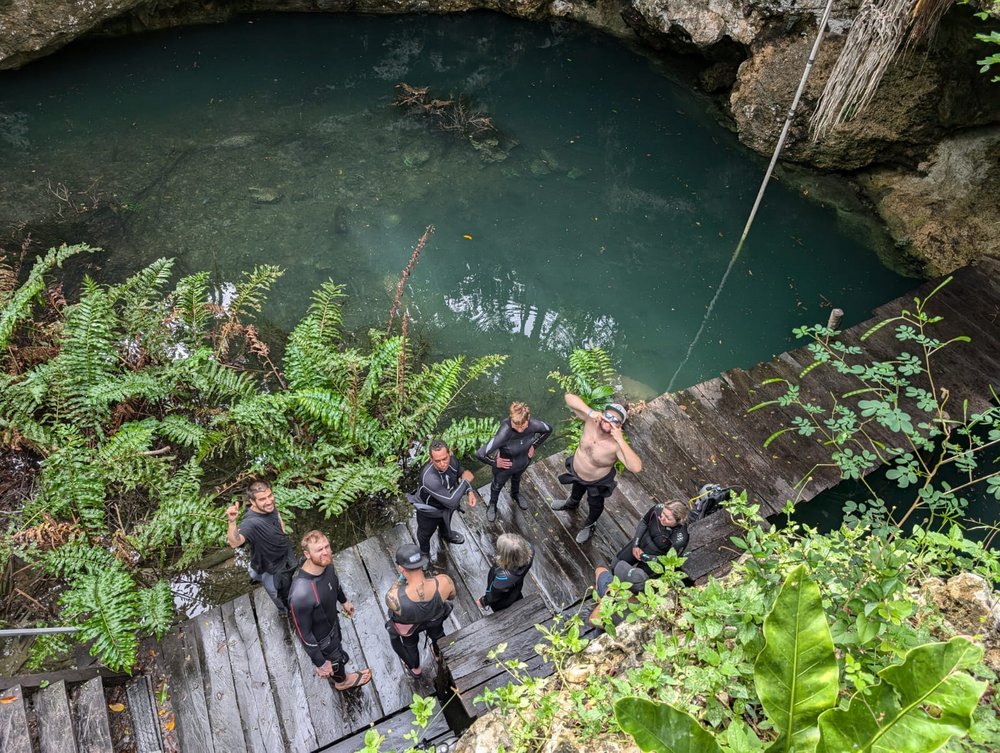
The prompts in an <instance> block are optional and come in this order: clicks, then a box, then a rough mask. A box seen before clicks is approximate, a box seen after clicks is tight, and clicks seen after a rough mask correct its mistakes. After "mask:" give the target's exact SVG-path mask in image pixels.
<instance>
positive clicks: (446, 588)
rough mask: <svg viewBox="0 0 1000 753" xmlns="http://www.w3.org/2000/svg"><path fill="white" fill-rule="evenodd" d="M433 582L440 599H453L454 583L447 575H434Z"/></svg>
mask: <svg viewBox="0 0 1000 753" xmlns="http://www.w3.org/2000/svg"><path fill="white" fill-rule="evenodd" d="M434 580H436V581H437V584H438V590H439V591H440V593H441V598H442V599H444V600H445V601H451V600H452V599H454V598H455V581H453V580H452V579H451V578H450V577H449V576H447V575H435V576H434Z"/></svg>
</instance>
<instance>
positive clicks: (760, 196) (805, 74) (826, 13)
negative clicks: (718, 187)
mask: <svg viewBox="0 0 1000 753" xmlns="http://www.w3.org/2000/svg"><path fill="white" fill-rule="evenodd" d="M832 7H833V0H827V3H826V8H824V10H823V18H822V19H821V20H820V22H819V29H817V31H816V39H815V41H814V42H813V46H812V50H811V51H810V52H809V59H808V60H806V67H805V69H804V70H803V71H802V78H801V79H800V80H799V88H798V89H796V91H795V96H794V97H792V104H791V106H789V108H788V114H787V115H786V116H785V125H784V126H783V127H782V129H781V135H780V136H779V137H778V143H777V144H775V146H774V153H773V154H772V155H771V162H770V164H769V165H768V166H767V171H766V172H765V173H764V179H763V180H762V181H761V184H760V190H758V191H757V199H756V201H754V203H753V208H752V209H751V210H750V216H749V217H748V218H747V224H746V225H745V226H744V228H743V235H741V236H740V241H739V243H737V244H736V250H735V251H733V255H732V257H731V258H730V259H729V265H728V266H727V267H726V271H725V272H724V273H723V275H722V279H721V280H720V281H719V287H718V288H716V290H715V295H713V296H712V300H711V301H710V302H709V304H708V308H707V309H706V310H705V316H704V318H703V319H702V320H701V326H700V327H698V331H697V332H696V333H695V335H694V339H693V340H692V341H691V344H690V345H688V349H687V353H685V355H684V359H683V360H682V361H681V362H680V365H679V366H678V367H677V370H676V371H675V372H674V375H673V376H672V377H670V384H668V385H667V392H670V391H672V390H673V388H674V382H675V381H676V380H677V375H678V374H680V373H681V369H683V368H684V367H685V366H686V365H687V362H688V361H689V360H691V353H692V352H694V349H695V346H696V345H697V344H698V341H699V340H701V336H702V334H703V333H704V331H705V325H706V324H707V323H708V320H709V318H710V317H711V316H712V311H713V310H714V309H715V304H716V302H717V301H718V300H719V296H720V295H722V289H723V288H724V287H725V285H726V280H728V279H729V273H730V272H732V271H733V267H734V266H735V265H736V260H737V259H739V257H740V253H741V252H742V251H743V244H744V242H746V239H747V236H748V235H749V234H750V227H751V225H753V221H754V218H755V217H756V216H757V210H758V209H759V208H760V203H761V201H763V200H764V191H765V190H767V184H768V182H769V181H770V180H771V174H772V173H773V172H774V167H775V165H777V164H778V156H779V155H780V154H781V150H782V148H783V147H784V146H785V139H786V138H787V137H788V131H789V129H790V128H791V127H792V119H793V118H794V117H795V110H796V109H798V106H799V100H800V99H802V92H803V91H805V88H806V81H807V80H808V79H809V73H810V71H811V70H812V67H813V64H814V63H815V62H816V55H817V54H818V53H819V46H820V43H821V42H822V41H823V35H824V34H825V33H826V24H827V21H829V20H830V9H831V8H832Z"/></svg>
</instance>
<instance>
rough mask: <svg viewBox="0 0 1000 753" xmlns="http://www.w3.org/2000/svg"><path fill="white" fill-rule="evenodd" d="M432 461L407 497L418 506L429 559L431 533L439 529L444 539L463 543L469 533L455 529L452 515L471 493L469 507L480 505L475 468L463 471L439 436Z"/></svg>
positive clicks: (419, 534)
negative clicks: (471, 484)
mask: <svg viewBox="0 0 1000 753" xmlns="http://www.w3.org/2000/svg"><path fill="white" fill-rule="evenodd" d="M430 455H431V459H430V462H428V463H427V465H425V466H424V467H423V468H421V469H420V486H418V487H417V491H416V492H414V493H413V494H407V495H406V498H407V499H408V500H409V501H410V503H411V504H412V505H413V506H414V507H415V508H416V509H417V543H419V544H420V551H421V552H422V553H423V554H424V557H425V558H426V559H427V560H430V556H431V536H433V535H434V531H435V530H437V531H438V532H439V533H440V536H441V539H442V541H447V542H448V543H449V544H461V543H463V542H464V541H465V537H464V536H462V534H460V533H455V532H454V531H452V530H451V516H452V515H454V513H455V510H457V509H458V508H459V505H461V504H462V496H463V495H468V497H469V507H475V506H476V493H475V492H474V491H473V490H472V487H471V486H469V482H470V481H472V472H471V471H463V470H462V464H461V463H460V462H458V458H456V457H455V456H454V455H452V454H451V450H450V449H449V447H448V444H447V443H446V442H444V441H443V440H441V439H435V440H434V441H433V442H431V446H430Z"/></svg>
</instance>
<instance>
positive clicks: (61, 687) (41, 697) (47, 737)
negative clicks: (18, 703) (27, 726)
mask: <svg viewBox="0 0 1000 753" xmlns="http://www.w3.org/2000/svg"><path fill="white" fill-rule="evenodd" d="M34 708H35V719H36V720H37V722H38V744H39V747H40V749H41V753H77V747H76V738H75V737H74V736H73V717H72V716H71V715H70V711H69V695H68V694H67V693H66V683H65V682H56V683H53V684H51V685H49V686H47V687H44V688H42V689H41V690H39V691H38V692H37V693H35V697H34Z"/></svg>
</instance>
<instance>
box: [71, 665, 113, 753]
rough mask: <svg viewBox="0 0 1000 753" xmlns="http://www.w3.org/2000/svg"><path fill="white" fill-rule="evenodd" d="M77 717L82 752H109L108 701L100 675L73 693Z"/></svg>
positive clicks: (78, 744) (74, 713) (75, 715)
mask: <svg viewBox="0 0 1000 753" xmlns="http://www.w3.org/2000/svg"><path fill="white" fill-rule="evenodd" d="M72 700H73V703H72V706H73V716H74V718H75V719H76V742H77V747H78V748H79V750H80V753H107V752H108V751H110V750H111V725H110V724H109V723H108V703H107V700H106V699H105V697H104V683H103V682H102V681H101V678H100V677H95V678H94V679H92V680H88V681H87V682H85V683H83V685H80V686H79V687H78V688H76V689H75V690H74V691H73V693H72Z"/></svg>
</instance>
